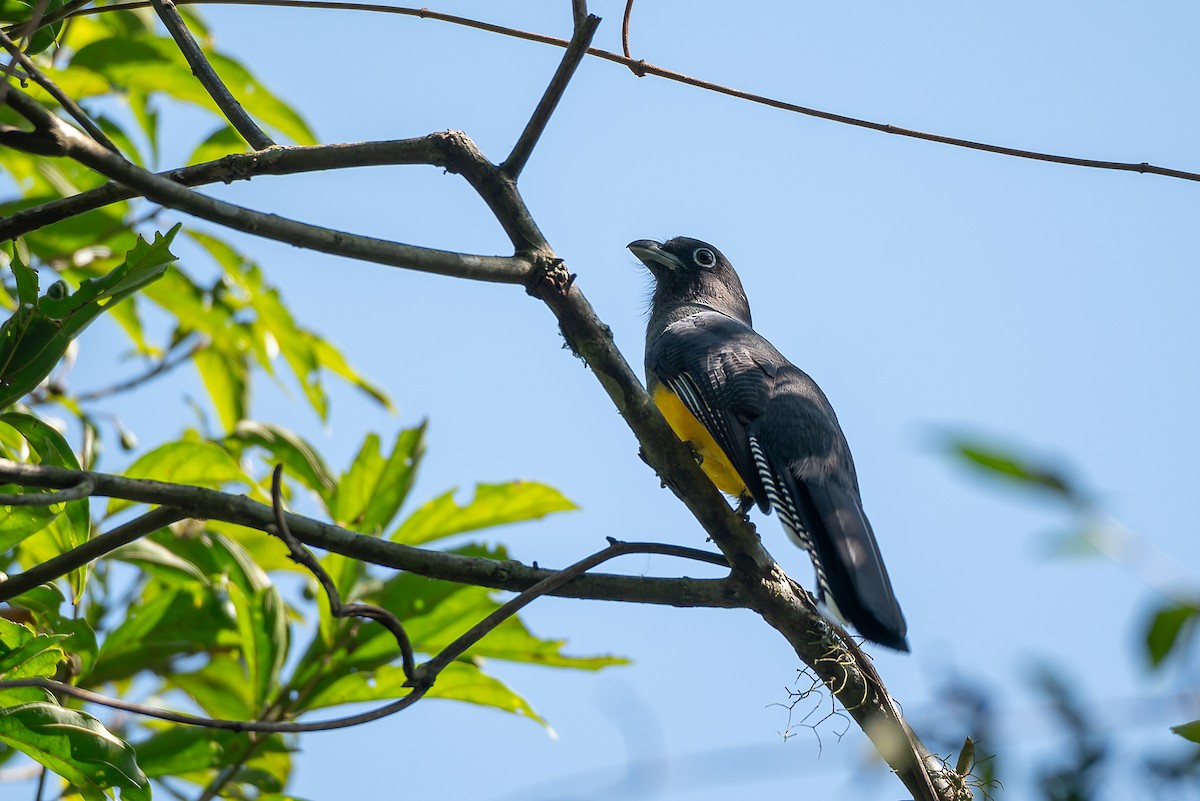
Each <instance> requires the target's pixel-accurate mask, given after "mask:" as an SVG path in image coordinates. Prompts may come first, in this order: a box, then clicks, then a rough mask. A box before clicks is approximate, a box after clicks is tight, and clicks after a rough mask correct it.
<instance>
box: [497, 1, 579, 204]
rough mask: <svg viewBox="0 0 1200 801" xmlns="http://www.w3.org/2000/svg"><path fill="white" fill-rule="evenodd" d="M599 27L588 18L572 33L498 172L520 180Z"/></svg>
mask: <svg viewBox="0 0 1200 801" xmlns="http://www.w3.org/2000/svg"><path fill="white" fill-rule="evenodd" d="M599 25H600V18H599V17H597V16H595V15H593V14H589V15H588V16H587V18H586V19H585V20H584V21H583V24H582V25H578V26H576V28H575V33H574V34H573V35H572V36H571V43H570V44H569V45H568V46H567V52H565V53H563V57H562V61H560V62H559V63H558V69H557V70H555V72H554V77H553V78H551V79H550V85H549V86H547V87H546V91H545V93H544V94H543V95H542V99H541V100H540V101H539V102H538V104H537V108H535V109H534V110H533V116H531V117H530V118H529V122H528V123H527V124H526V125H525V130H524V131H522V132H521V137H520V138H519V139H518V140H517V144H516V145H514V146H513V149H512V153H510V154H509V156H508V158H507V159H505V161H504V163H503V164H502V165H500V170H501V171H502V172H503V173H504V174H505V175H507V176H508V177H509V178H511V179H513V180H514V181H515V180H516V179H517V177H518V176H520V174H521V170H523V169H525V164H526V162H528V161H529V157H530V155H532V153H533V149H534V147H536V146H537V143H538V139H540V138H541V136H542V132H543V131H545V130H546V124H547V123H549V122H550V117H551V115H553V114H554V109H556V108H557V107H558V101H560V100H562V96H563V92H565V91H566V89H567V85H568V84H569V83H570V82H571V77H572V76H573V75H574V74H575V70H576V69H577V68H578V67H579V63H580V62H581V61H583V57H584V56H585V55H587V48H588V45H590V44H591V43H592V37H593V36H595V35H596V28H597V27H598V26H599Z"/></svg>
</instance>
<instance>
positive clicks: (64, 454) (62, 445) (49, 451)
mask: <svg viewBox="0 0 1200 801" xmlns="http://www.w3.org/2000/svg"><path fill="white" fill-rule="evenodd" d="M0 422H3V423H6V424H8V425H9V426H12V427H13V428H15V429H16V430H17V431H19V432H21V435H22V436H23V437H25V440H26V441H27V442H28V443H29V446H30V448H32V449H33V452H34V453H36V454H37V457H38V462H39V463H40V464H47V465H55V466H57V467H65V468H67V469H69V470H78V469H79V460H77V459H76V458H75V454H74V453H72V452H71V446H70V445H68V444H67V441H66V440H65V439H64V438H63V435H62V434H60V433H58V432H57V431H55V430H54V429H53V428H51V427H50V426H49V425H47V424H46V423H44V422H42V421H41V420H39V419H38V418H36V417H34V416H32V415H28V414H22V413H20V412H10V413H8V414H6V415H3V416H0ZM64 512H65V513H64V514H62V515H59V516H57V517H55V518H54V519H53V520H50V521H49V533H50V536H51V537H52V538H53V540H54V543H55V546H56V547H57V548H58V550H59V553H65V552H66V551H69V550H71V549H72V548H77V547H79V546H80V545H82V544H83V543H85V542H87V541H88V539H90V538H91V526H92V519H91V513H90V511H89V506H88V499H87V498H80V499H79V500H76V501H70V502H69V503H67V504H65V507H64ZM30 533H32V532H30ZM87 573H88V568H87V567H78V568H76V569H74V570H72V571H71V572H70V573H69V574H67V578H68V580H69V581H70V582H71V590H72V592H73V594H74V599H75V600H78V599H79V597H80V596H81V595H82V594H83V588H84V585H85V584H86V583H87Z"/></svg>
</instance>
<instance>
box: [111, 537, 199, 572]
mask: <svg viewBox="0 0 1200 801" xmlns="http://www.w3.org/2000/svg"><path fill="white" fill-rule="evenodd" d="M110 556H111V557H112V558H113V559H119V560H121V561H122V562H128V563H130V564H134V565H137V566H139V567H140V568H142V569H143V570H145V571H146V572H147V573H149V574H150V575H152V576H155V577H157V578H159V579H161V580H163V581H166V582H168V583H169V582H171V581H173V580H174V579H176V578H183V579H186V580H190V581H199V582H200V583H202V584H205V583H208V576H207V575H206V574H205V572H204V571H203V570H201V569H200V568H199V567H197V566H196V565H195V564H193V563H192V562H189V561H188V560H187V559H184V558H183V557H181V556H178V555H177V554H175V553H172V552H171V550H170V549H168V548H167V547H166V546H165V545H160V544H159V543H157V542H155V541H154V540H152V539H149V538H146V537H143V538H142V539H139V540H134V541H133V542H131V543H128V544H127V545H122V546H121V547H120V548H117V549H116V550H115V551H113V552H112V553H111V554H110Z"/></svg>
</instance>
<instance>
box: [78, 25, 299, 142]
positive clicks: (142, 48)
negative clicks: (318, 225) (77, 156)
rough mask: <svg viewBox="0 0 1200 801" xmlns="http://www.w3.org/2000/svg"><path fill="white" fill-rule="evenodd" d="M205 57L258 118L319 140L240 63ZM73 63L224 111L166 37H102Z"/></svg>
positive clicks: (118, 81) (125, 84)
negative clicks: (218, 106)
mask: <svg viewBox="0 0 1200 801" xmlns="http://www.w3.org/2000/svg"><path fill="white" fill-rule="evenodd" d="M205 55H206V56H207V58H208V61H209V63H210V64H212V66H213V69H215V70H216V71H217V74H218V75H220V76H221V79H222V80H223V81H224V82H225V85H226V86H228V87H229V91H230V92H232V93H233V96H234V97H236V98H237V99H238V101H239V102H240V103H241V104H242V106H243V107H244V108H245V109H246V111H247V112H248V113H249V114H250V116H251V117H253V118H254V119H255V120H256V121H258V122H260V123H264V124H266V125H268V126H270V127H272V128H275V129H276V130H278V131H280V132H281V133H283V134H284V135H285V136H287V137H289V138H290V139H291V140H292V141H294V142H295V143H296V144H300V145H315V144H316V143H317V142H316V137H315V136H314V135H313V133H312V131H311V130H309V127H308V125H307V124H305V122H304V120H303V119H301V117H300V115H299V114H297V113H296V112H295V111H293V110H292V109H291V107H290V106H288V105H287V104H285V103H284V102H282V101H281V100H279V98H277V97H276V96H275V95H274V94H272V93H271V92H270V91H269V90H268V89H267V88H266V87H265V86H263V85H262V84H260V83H259V82H258V81H257V80H255V78H254V77H253V76H252V75H251V74H250V72H249V71H248V70H247V69H246V68H245V67H243V66H242V65H241V64H240V63H238V62H237V61H235V60H233V59H232V58H229V57H227V56H223V55H220V54H219V53H214V52H212V51H207V52H206V53H205ZM71 66H72V67H73V68H79V67H82V68H85V69H89V70H91V71H92V72H95V73H97V74H99V75H102V76H104V77H105V78H107V79H108V80H109V81H111V82H112V83H113V84H114V85H115V86H119V87H122V88H125V89H131V90H137V91H142V92H147V93H149V92H165V93H166V94H168V95H170V96H171V97H173V98H175V99H176V100H182V101H185V102H189V103H195V104H196V105H199V106H202V107H203V108H206V109H209V110H210V111H212V112H213V113H215V114H218V115H219V114H220V110H219V109H218V108H217V106H216V104H215V103H214V102H213V100H212V98H211V97H210V96H209V94H208V92H207V91H205V89H204V87H203V86H201V85H200V82H199V81H197V80H196V79H195V77H194V76H193V75H192V71H191V68H190V67H189V66H188V63H187V61H186V59H184V57H183V54H182V53H180V52H179V47H178V46H177V45H176V44H175V42H174V41H173V40H172V39H170V38H168V37H160V36H136V37H130V38H120V37H113V38H111V39H102V40H99V41H96V42H92V43H91V44H88V45H86V46H84V47H83V48H81V49H80V50H79V52H77V53H76V54H75V57H74V58H72V59H71Z"/></svg>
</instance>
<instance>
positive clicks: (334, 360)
mask: <svg viewBox="0 0 1200 801" xmlns="http://www.w3.org/2000/svg"><path fill="white" fill-rule="evenodd" d="M313 347H314V348H315V349H316V353H317V361H318V362H319V363H320V365H321V366H322V367H324V368H325V369H326V370H329V371H330V372H332V373H333V374H334V375H338V376H341V377H342V378H343V379H345V380H346V381H349V382H350V383H351V384H353V385H354V386H356V387H358V388H359V389H360V390H362V391H363V392H365V393H366V394H367V395H368V396H369V397H371V398H373V399H374V400H375V401H376V402H378V403H379V405H381V406H383V408H385V409H387V410H388V411H389V412H391V411H395V407H394V406H393V405H392V399H391V398H390V397H388V394H387V393H386V392H385V391H384V390H383V389H382V388H381V387H379V386H377V385H376V384H373V383H371V382H370V381H368V380H367V379H366V378H365V377H363V375H362V374H361V373H359V372H358V371H357V370H355V369H354V368H353V367H351V366H350V364H349V362H347V361H346V357H344V356H343V355H342V352H341V351H339V350H338V349H337V348H335V347H334V346H333V345H331V344H329V342H328V341H326V340H324V339H321V338H320V337H316V339H315V342H314V343H313Z"/></svg>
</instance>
